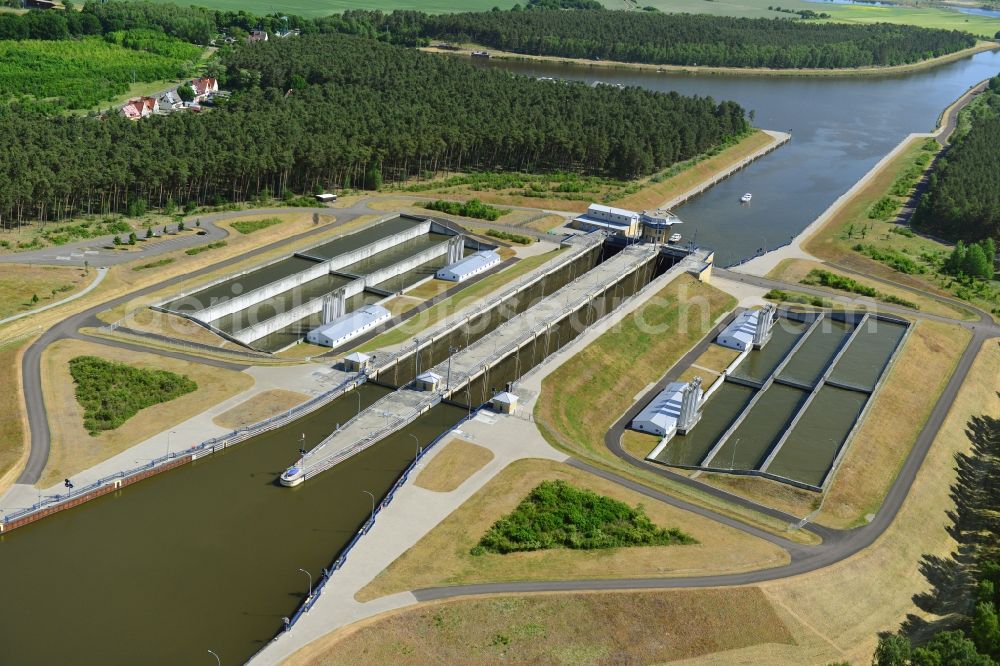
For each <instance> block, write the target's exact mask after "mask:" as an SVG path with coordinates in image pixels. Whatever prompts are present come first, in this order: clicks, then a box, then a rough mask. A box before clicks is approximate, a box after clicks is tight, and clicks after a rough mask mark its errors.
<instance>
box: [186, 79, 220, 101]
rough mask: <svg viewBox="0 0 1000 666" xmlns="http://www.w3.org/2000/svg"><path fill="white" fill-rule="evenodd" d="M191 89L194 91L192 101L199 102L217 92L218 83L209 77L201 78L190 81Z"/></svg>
mask: <svg viewBox="0 0 1000 666" xmlns="http://www.w3.org/2000/svg"><path fill="white" fill-rule="evenodd" d="M191 89H192V90H194V101H196V102H200V101H202V100H203V99H206V98H208V97H209V96H210V95H213V94H215V93H217V92H219V82H218V81H217V80H216V79H214V78H212V77H210V76H203V77H201V78H200V79H192V80H191Z"/></svg>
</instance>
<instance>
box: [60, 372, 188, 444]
mask: <svg viewBox="0 0 1000 666" xmlns="http://www.w3.org/2000/svg"><path fill="white" fill-rule="evenodd" d="M69 373H70V375H71V376H72V377H73V381H74V382H75V383H76V399H77V402H79V403H80V404H81V405H82V406H83V409H84V412H83V427H84V428H86V430H87V432H89V433H90V434H91V435H92V436H93V435H96V434H97V433H98V432H100V431H102V430H114V429H115V428H118V427H119V426H121V425H122V424H123V423H125V422H126V421H128V420H129V419H130V418H132V417H133V416H135V415H136V414H138V413H139V410H141V409H145V408H146V407H151V406H153V405H158V404H160V403H163V402H168V401H170V400H173V399H174V398H179V397H180V396H182V395H184V394H185V393H191V392H192V391H195V390H197V389H198V385H197V384H196V383H195V382H193V381H192V380H191V379H190V378H189V377H185V376H183V375H178V374H175V373H172V372H169V371H167V370H152V369H148V368H145V369H144V368H135V367H132V366H130V365H127V364H125V363H115V362H112V361H107V360H105V359H102V358H97V357H96V356H77V357H76V358H73V359H70V362H69Z"/></svg>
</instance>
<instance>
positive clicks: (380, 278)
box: [365, 241, 448, 286]
mask: <svg viewBox="0 0 1000 666" xmlns="http://www.w3.org/2000/svg"><path fill="white" fill-rule="evenodd" d="M446 254H448V241H444V242H442V243H438V244H437V245H432V246H431V247H429V248H427V249H425V250H422V251H421V252H418V253H417V254H415V255H413V256H412V257H407V258H406V259H404V260H402V261H400V262H398V263H395V264H393V265H392V266H387V267H386V268H383V269H382V270H379V271H375V272H374V273H368V274H367V275H365V284H366V285H369V286H371V285H376V284H380V283H382V282H385V281H386V280H391V279H392V278H394V277H396V276H397V275H402V274H403V273H405V272H407V271H412V270H413V269H414V268H417V267H418V266H422V265H424V264H426V263H427V262H428V261H431V260H432V259H436V258H437V257H441V256H444V255H446Z"/></svg>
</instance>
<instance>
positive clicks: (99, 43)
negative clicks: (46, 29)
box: [0, 31, 203, 110]
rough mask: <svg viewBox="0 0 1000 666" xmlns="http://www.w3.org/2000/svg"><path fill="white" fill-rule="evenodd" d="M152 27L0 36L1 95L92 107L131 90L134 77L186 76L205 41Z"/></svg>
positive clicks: (53, 105)
mask: <svg viewBox="0 0 1000 666" xmlns="http://www.w3.org/2000/svg"><path fill="white" fill-rule="evenodd" d="M148 32H149V31H131V32H130V33H113V34H109V35H108V36H107V37H108V39H113V40H115V41H116V42H118V43H112V42H111V41H107V40H106V39H102V38H99V37H88V38H85V39H79V40H71V39H67V40H56V41H41V40H24V41H11V40H4V41H0V100H6V101H8V102H12V101H19V102H30V103H33V104H40V105H42V106H43V107H44V108H46V109H48V110H64V109H91V108H94V107H97V106H100V105H102V104H106V103H108V102H111V101H112V100H114V99H115V98H116V97H117V96H119V95H122V94H124V93H126V92H127V91H128V90H129V85H130V84H131V83H133V82H136V81H144V82H152V81H161V80H166V79H178V78H182V77H184V76H185V75H186V74H187V72H188V71H189V70H190V69H191V68H192V67H193V65H194V64H195V63H196V62H197V61H198V59H199V58H200V57H201V54H202V52H203V49H202V48H201V47H200V46H195V45H193V44H187V43H185V42H182V41H180V40H176V39H171V38H168V37H164V36H162V35H158V36H156V37H155V38H154V37H152V36H150V35H149V34H148ZM122 44H127V45H129V46H123V45H122Z"/></svg>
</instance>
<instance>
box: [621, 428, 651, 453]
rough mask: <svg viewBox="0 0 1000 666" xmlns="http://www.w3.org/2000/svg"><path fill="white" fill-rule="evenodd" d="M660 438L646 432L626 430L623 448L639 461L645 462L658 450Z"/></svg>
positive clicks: (623, 437) (623, 436)
mask: <svg viewBox="0 0 1000 666" xmlns="http://www.w3.org/2000/svg"><path fill="white" fill-rule="evenodd" d="M659 441H660V438H659V437H657V436H656V435H650V434H649V433H646V432H638V431H636V430H626V431H625V433H624V434H623V435H622V448H623V449H625V451H626V452H627V453H628V454H629V455H631V456H634V457H636V458H638V459H639V460H643V459H644V458H645V457H646V456H648V455H649V452H650V451H652V450H653V449H655V448H656V445H657V444H658V443H659Z"/></svg>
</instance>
